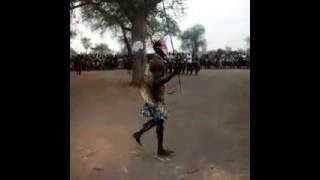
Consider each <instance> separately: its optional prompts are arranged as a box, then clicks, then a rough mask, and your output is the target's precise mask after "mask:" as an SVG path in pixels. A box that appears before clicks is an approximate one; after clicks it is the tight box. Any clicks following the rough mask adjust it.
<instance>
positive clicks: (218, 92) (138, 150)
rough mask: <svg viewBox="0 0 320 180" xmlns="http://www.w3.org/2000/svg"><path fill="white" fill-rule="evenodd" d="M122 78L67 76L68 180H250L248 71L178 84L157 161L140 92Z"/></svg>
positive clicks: (208, 73) (210, 73)
mask: <svg viewBox="0 0 320 180" xmlns="http://www.w3.org/2000/svg"><path fill="white" fill-rule="evenodd" d="M130 79H131V77H130V75H129V74H128V73H127V72H126V71H100V72H96V71H91V72H84V73H83V74H82V75H81V76H76V75H75V73H74V72H71V73H70V89H71V91H70V97H71V98H70V113H71V115H70V116H71V117H70V128H71V129H70V131H71V134H70V140H71V144H70V160H71V163H70V170H71V174H70V180H160V179H161V180H176V179H177V180H178V179H179V180H180V179H181V180H184V179H186V180H191V179H192V180H249V179H250V70H202V71H201V72H200V74H199V75H198V76H181V81H182V93H180V92H179V88H178V85H177V84H178V81H177V78H174V79H173V80H172V82H171V83H170V84H171V87H173V88H174V89H177V91H178V92H176V93H175V94H172V95H167V97H166V101H167V105H168V108H169V119H168V121H167V122H166V123H165V141H164V142H165V147H167V148H169V149H171V150H174V151H175V155H174V156H173V157H171V158H170V159H162V160H159V159H156V158H155V156H154V154H155V152H156V135H155V129H153V130H150V131H149V132H147V133H146V134H144V136H143V137H142V142H143V144H144V146H143V147H140V146H138V145H137V143H136V142H135V141H134V140H133V138H132V137H131V135H132V133H133V132H134V131H136V130H137V129H139V128H140V127H141V125H142V123H143V122H144V119H143V117H142V116H141V115H140V113H139V111H138V108H140V106H141V104H142V102H143V100H142V98H141V96H140V93H139V90H138V89H137V88H134V87H130V86H128V85H127V84H128V82H129V81H130Z"/></svg>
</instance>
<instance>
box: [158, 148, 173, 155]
mask: <svg viewBox="0 0 320 180" xmlns="http://www.w3.org/2000/svg"><path fill="white" fill-rule="evenodd" d="M173 153H174V151H171V150H168V149H162V150H158V156H171V155H172V154H173Z"/></svg>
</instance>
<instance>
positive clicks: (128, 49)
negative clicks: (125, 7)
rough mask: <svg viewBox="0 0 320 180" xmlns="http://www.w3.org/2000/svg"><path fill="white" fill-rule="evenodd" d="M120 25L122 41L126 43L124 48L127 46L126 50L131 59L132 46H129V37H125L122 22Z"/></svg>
mask: <svg viewBox="0 0 320 180" xmlns="http://www.w3.org/2000/svg"><path fill="white" fill-rule="evenodd" d="M120 26H121V30H122V34H123V39H124V43H125V44H126V48H127V51H128V55H129V58H130V59H131V60H132V48H131V45H130V42H129V39H128V37H127V32H126V30H125V28H124V26H123V25H122V24H120Z"/></svg>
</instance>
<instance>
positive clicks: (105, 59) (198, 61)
mask: <svg viewBox="0 0 320 180" xmlns="http://www.w3.org/2000/svg"><path fill="white" fill-rule="evenodd" d="M153 56H154V54H148V55H147V62H149V61H150V60H151V59H152V58H153ZM164 64H165V67H166V71H167V72H172V71H173V70H174V68H175V67H176V66H180V68H181V70H182V71H181V73H182V74H186V75H192V74H195V75H197V74H198V72H199V71H200V69H202V68H204V69H234V68H250V53H248V52H247V51H225V50H217V51H209V52H207V53H203V54H201V55H198V56H193V55H191V54H190V53H169V54H168V56H167V58H165V59H164ZM132 66H133V60H132V58H129V56H128V55H119V54H105V55H101V54H85V53H81V54H76V55H73V56H72V57H71V58H70V69H71V70H74V71H77V73H78V74H80V73H81V70H82V71H83V70H84V71H91V70H107V69H127V70H131V69H132Z"/></svg>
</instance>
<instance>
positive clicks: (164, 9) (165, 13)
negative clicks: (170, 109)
mask: <svg viewBox="0 0 320 180" xmlns="http://www.w3.org/2000/svg"><path fill="white" fill-rule="evenodd" d="M162 6H163V11H164V15H165V17H166V24H167V26H168V33H169V38H170V42H171V48H172V53H173V52H174V48H173V42H172V37H171V33H170V26H169V23H168V18H167V12H166V8H165V6H164V0H162ZM178 81H179V87H180V93H181V92H182V88H181V79H180V74H178Z"/></svg>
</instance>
